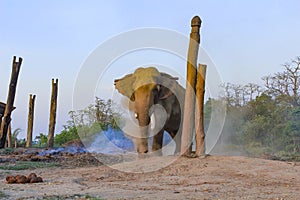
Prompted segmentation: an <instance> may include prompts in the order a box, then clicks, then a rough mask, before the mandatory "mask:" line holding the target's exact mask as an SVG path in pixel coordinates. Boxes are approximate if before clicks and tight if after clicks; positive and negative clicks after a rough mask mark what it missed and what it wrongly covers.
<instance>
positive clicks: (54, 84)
mask: <svg viewBox="0 0 300 200" xmlns="http://www.w3.org/2000/svg"><path fill="white" fill-rule="evenodd" d="M57 87H58V79H56V81H55V82H54V79H52V95H51V104H50V119H49V132H48V147H49V148H53V146H54V131H55V123H56V109H57Z"/></svg>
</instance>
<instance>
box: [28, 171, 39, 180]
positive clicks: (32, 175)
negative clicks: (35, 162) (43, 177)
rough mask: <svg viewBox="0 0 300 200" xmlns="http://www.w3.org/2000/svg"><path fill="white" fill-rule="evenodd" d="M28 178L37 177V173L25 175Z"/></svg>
mask: <svg viewBox="0 0 300 200" xmlns="http://www.w3.org/2000/svg"><path fill="white" fill-rule="evenodd" d="M27 178H28V179H29V180H30V179H32V178H37V175H36V174H35V173H31V174H29V175H28V177H27Z"/></svg>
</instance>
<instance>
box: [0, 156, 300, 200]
mask: <svg viewBox="0 0 300 200" xmlns="http://www.w3.org/2000/svg"><path fill="white" fill-rule="evenodd" d="M87 157H91V156H90V155H88V154H82V155H81V157H74V158H72V159H67V160H65V161H63V162H61V160H60V161H57V162H60V163H62V164H61V165H60V166H58V167H57V166H56V167H47V168H36V169H26V170H18V171H15V170H3V169H2V170H0V198H2V199H226V200H227V199H274V200H275V199H276V200H280V199H295V200H296V199H300V163H299V162H281V161H271V160H264V159H257V158H247V157H230V156H207V157H205V158H204V157H203V158H182V157H176V156H164V157H149V158H144V159H128V160H125V162H118V160H117V159H112V160H114V162H110V167H109V166H107V165H104V164H102V163H101V162H98V161H95V160H93V158H89V159H86V158H87ZM78 158H80V159H78ZM1 159H2V161H1ZM104 159H109V158H108V157H105V158H104ZM35 160H36V161H37V162H42V159H40V160H37V159H36V158H35ZM123 161H124V159H123ZM1 162H2V163H1ZM43 162H44V161H43ZM53 162H54V161H53ZM5 163H6V164H7V156H6V157H2V158H1V157H0V164H2V165H4V164H5ZM164 163H167V164H169V165H168V166H165V167H163V166H164ZM161 167H163V168H161ZM116 169H118V170H116ZM124 171H131V172H124ZM149 171H150V172H149ZM32 172H34V173H36V174H37V175H38V176H41V177H42V178H43V180H44V182H43V183H35V184H7V183H6V180H5V178H6V176H8V175H17V174H24V175H28V174H29V173H32ZM133 172H139V173H133Z"/></svg>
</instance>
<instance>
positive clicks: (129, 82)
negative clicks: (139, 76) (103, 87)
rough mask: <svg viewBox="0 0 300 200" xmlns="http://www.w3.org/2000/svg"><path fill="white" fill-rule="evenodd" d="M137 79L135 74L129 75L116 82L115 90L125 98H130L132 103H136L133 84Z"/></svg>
mask: <svg viewBox="0 0 300 200" xmlns="http://www.w3.org/2000/svg"><path fill="white" fill-rule="evenodd" d="M134 81H135V77H134V76H133V74H128V75H126V76H124V77H123V78H121V79H116V80H115V88H116V89H117V90H118V91H119V92H120V93H121V94H123V95H124V96H126V97H128V98H129V99H130V100H131V101H134V95H133V94H134V90H133V83H134Z"/></svg>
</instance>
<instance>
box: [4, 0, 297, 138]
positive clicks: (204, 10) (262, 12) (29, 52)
mask: <svg viewBox="0 0 300 200" xmlns="http://www.w3.org/2000/svg"><path fill="white" fill-rule="evenodd" d="M299 9H300V1H297V0H287V1H283V0H281V1H279V0H265V1H238V0H228V1H217V0H211V1H202V0H198V1H196V0H194V1H191V0H187V1H174V0H173V1H171V0H170V1H168V0H166V1H159V0H151V1H146V0H144V1H134V0H131V1H122V0H119V1H104V0H103V1H101V0H99V1H96V0H94V1H92V0H86V1H71V0H62V1H37V0H35V1H34V0H26V1H17V0H0V25H1V26H0V27H1V31H0V69H1V72H0V86H1V87H0V101H3V102H5V101H6V95H7V89H8V83H9V77H10V72H11V61H12V57H13V56H14V55H16V56H20V57H23V59H24V62H23V65H22V69H21V74H20V78H19V83H18V88H17V96H16V100H15V106H16V107H17V110H16V111H14V114H13V122H12V125H13V129H16V128H21V129H22V130H23V133H22V135H23V136H25V133H26V129H27V124H26V123H27V112H28V111H27V109H28V108H27V107H28V99H29V94H30V93H33V94H36V95H37V98H36V108H35V109H36V113H35V125H34V134H35V135H38V134H39V133H40V132H42V133H45V134H47V131H48V118H49V100H50V89H51V79H52V78H58V79H59V105H58V119H57V127H56V130H57V132H59V131H60V130H62V125H63V124H65V123H66V121H67V119H68V117H67V113H68V111H70V110H71V109H72V93H73V89H74V83H75V81H76V77H77V75H78V72H79V71H80V68H81V66H82V64H83V63H84V61H85V60H86V59H87V58H88V56H89V54H90V53H91V52H93V50H95V49H96V48H97V47H98V46H99V45H101V44H102V43H103V42H105V41H107V40H108V39H110V38H112V37H113V36H115V35H118V34H120V33H122V32H126V31H129V30H133V29H137V28H144V27H157V28H161V29H168V30H174V31H176V32H179V33H182V34H184V35H186V36H188V35H189V32H190V20H191V18H192V17H193V16H194V15H199V16H200V17H201V19H202V21H203V22H202V27H201V47H202V48H203V49H205V50H206V52H207V53H208V55H209V56H210V58H211V59H212V60H213V62H214V64H215V65H216V67H217V70H218V71H219V74H220V76H221V78H222V80H223V81H224V82H231V83H241V84H245V83H248V82H254V83H260V84H261V83H262V81H261V77H262V76H265V75H268V74H272V73H275V72H278V71H281V70H282V69H283V68H282V66H281V64H283V63H285V62H288V61H290V59H293V58H295V57H296V56H299V55H300V43H299V35H300V20H299V19H300V12H299ZM124 64H125V65H126V63H124ZM131 67H132V66H131ZM133 67H134V66H133ZM208 67H209V66H208ZM183 68H184V69H185V66H183ZM208 73H209V72H208ZM110 75H111V78H110V79H111V80H113V79H115V78H119V74H118V73H116V74H114V73H111V74H110ZM88 81H89V80H87V84H88ZM107 84H108V85H112V84H113V81H111V82H109V83H107Z"/></svg>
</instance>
